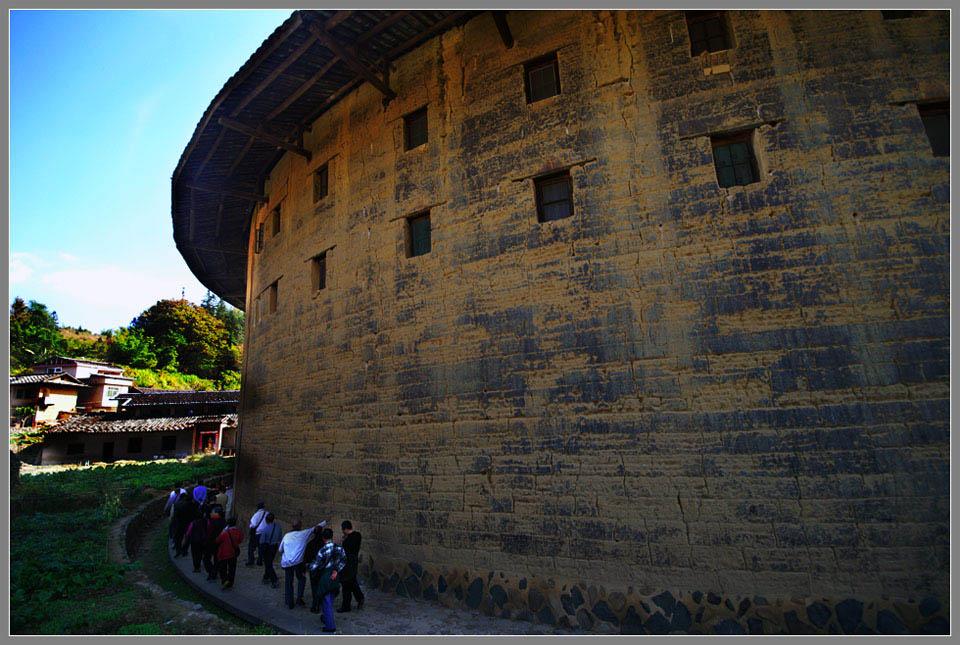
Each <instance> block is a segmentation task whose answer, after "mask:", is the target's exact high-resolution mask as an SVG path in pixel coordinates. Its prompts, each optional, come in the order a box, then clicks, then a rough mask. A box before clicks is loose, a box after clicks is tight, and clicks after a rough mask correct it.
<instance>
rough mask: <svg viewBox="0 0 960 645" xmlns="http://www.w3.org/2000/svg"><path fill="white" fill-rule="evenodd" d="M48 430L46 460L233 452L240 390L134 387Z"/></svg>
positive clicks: (136, 457)
mask: <svg viewBox="0 0 960 645" xmlns="http://www.w3.org/2000/svg"><path fill="white" fill-rule="evenodd" d="M118 398H119V406H118V409H117V410H116V411H101V412H94V413H87V414H82V415H79V416H76V417H73V418H72V419H69V420H67V421H64V422H62V423H60V424H58V425H56V426H53V427H51V428H48V429H47V432H46V437H45V439H44V442H43V452H42V455H41V463H42V464H63V463H79V462H87V461H90V462H96V461H114V460H117V459H137V460H139V459H157V458H170V457H185V456H187V455H191V454H195V453H216V454H221V455H229V454H233V452H234V446H235V432H236V423H237V414H236V412H237V404H238V402H239V390H223V391H217V390H213V391H187V390H149V389H134V390H133V391H129V392H126V393H123V394H120V395H118Z"/></svg>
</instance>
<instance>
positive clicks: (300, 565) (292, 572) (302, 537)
mask: <svg viewBox="0 0 960 645" xmlns="http://www.w3.org/2000/svg"><path fill="white" fill-rule="evenodd" d="M327 519H329V518H327ZM326 525H327V520H323V521H322V522H320V523H319V524H317V525H316V526H311V527H310V528H308V529H304V530H301V527H302V526H303V524H302V523H301V522H300V520H297V521H296V522H294V523H293V530H292V531H290V532H288V533H287V534H286V535H284V536H283V539H282V540H280V548H279V549H278V550H277V553H279V554H280V568H281V569H283V599H284V602H286V604H287V607H289V608H290V609H293V608H294V607H295V606H296V605H294V600H293V578H294V576H296V578H297V600H296V604H297V605H306V603H305V602H304V601H303V591H304V588H305V587H306V585H307V565H306V563H305V562H304V561H303V552H304V551H305V550H306V548H307V542H309V541H310V537H311V536H312V535H313V532H314V531H315V530H317V529H319V528H322V527H324V526H326Z"/></svg>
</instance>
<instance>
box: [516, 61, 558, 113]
mask: <svg viewBox="0 0 960 645" xmlns="http://www.w3.org/2000/svg"><path fill="white" fill-rule="evenodd" d="M523 79H524V88H525V90H526V93H527V103H535V102H536V101H540V100H543V99H546V98H549V97H551V96H553V95H555V94H559V93H560V68H559V66H558V65H557V54H556V53H553V54H550V55H549V56H544V57H543V58H538V59H536V60H533V61H530V62H529V63H525V64H524V65H523Z"/></svg>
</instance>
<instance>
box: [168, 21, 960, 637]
mask: <svg viewBox="0 0 960 645" xmlns="http://www.w3.org/2000/svg"><path fill="white" fill-rule="evenodd" d="M950 45H951V43H950V14H949V12H948V11H942V10H940V11H937V10H911V11H850V10H843V11H795V10H778V11H751V10H731V11H682V10H662V11H661V10H658V11H605V10H589V11H436V10H415V11H395V10H342V11H296V12H293V13H292V14H291V16H290V17H289V19H287V20H286V21H284V22H283V24H281V25H279V26H278V27H277V29H276V30H275V31H274V32H273V33H272V34H271V35H270V36H269V38H268V39H267V40H266V41H265V42H264V43H263V44H262V45H260V46H259V47H258V48H257V49H256V51H255V52H252V55H251V58H250V59H249V60H248V61H247V62H246V63H245V64H244V65H243V66H242V67H241V68H240V69H239V70H238V71H237V73H236V74H235V75H234V76H232V77H231V78H230V79H227V80H226V82H225V84H224V85H223V87H222V89H220V90H219V92H218V93H217V94H216V96H214V97H212V100H211V103H210V105H209V107H208V108H207V110H206V111H205V113H204V114H203V115H202V117H201V118H200V120H199V123H198V125H197V127H196V130H195V131H194V133H193V136H192V137H191V138H190V140H189V141H188V142H185V148H184V151H183V153H182V155H181V158H180V160H179V163H178V165H177V167H176V169H175V170H174V173H173V178H172V220H173V235H174V239H175V241H176V244H177V248H178V250H179V252H180V253H181V255H182V256H183V258H184V260H185V262H186V263H187V265H188V266H189V268H190V269H191V271H192V272H193V273H194V274H195V275H196V276H197V278H198V279H199V280H200V281H201V282H202V283H203V284H204V285H206V286H207V287H208V288H209V289H211V290H212V291H213V292H215V293H216V294H218V295H219V296H220V297H222V298H223V299H224V300H226V301H227V302H229V303H230V304H232V305H234V306H236V307H239V308H241V309H244V310H245V311H246V312H247V325H246V329H245V334H246V336H245V342H244V356H243V361H244V362H243V393H244V395H243V405H242V409H241V410H240V430H239V433H238V434H239V436H238V439H237V470H236V490H237V498H236V503H237V509H238V511H239V512H240V513H241V514H245V515H246V516H248V517H249V515H250V514H251V513H252V512H253V510H254V505H255V504H256V502H258V501H260V500H266V501H267V504H268V505H269V507H270V508H271V510H273V511H274V512H275V513H276V514H277V516H278V518H279V519H280V520H281V521H283V522H285V523H286V522H288V521H290V520H293V519H295V518H300V517H303V518H304V519H305V520H307V519H310V518H316V519H319V518H321V517H324V516H325V515H326V514H328V513H332V514H334V516H335V517H336V518H338V519H339V518H343V519H350V520H351V521H352V522H353V523H354V526H356V527H357V528H358V529H359V530H360V531H362V533H363V545H364V561H363V564H362V567H361V573H362V575H363V576H364V578H365V582H364V583H365V584H369V585H371V586H373V587H376V588H379V589H381V590H384V591H389V592H396V593H399V594H403V595H407V596H411V597H417V598H424V599H427V600H431V601H437V602H442V603H447V604H451V605H455V604H465V605H466V606H468V607H471V608H474V609H477V610H479V611H482V612H484V613H486V614H491V615H498V616H509V617H512V618H518V619H521V620H529V621H534V622H539V623H546V624H560V625H569V626H578V627H580V628H583V629H588V630H590V629H594V630H598V631H602V632H620V633H631V634H640V633H650V634H660V633H667V632H673V631H676V632H685V631H698V632H702V633H711V634H712V633H727V634H746V633H751V634H779V633H810V634H827V633H864V634H869V633H890V634H892V633H905V632H914V633H948V632H949V607H950V602H949V591H950V578H949V571H950V564H951V563H950V553H949V545H950V524H949V520H950V508H949V502H950V486H949V484H950V460H949V453H950V450H949V449H950V441H949V411H950V398H949V396H950V377H949V372H950V370H949V346H950V331H949V307H950V298H949V270H948V268H949V239H950V238H949V232H950V221H949V214H950V184H949V179H950V157H949V137H948V132H949V127H948V126H949V96H950V75H949V71H950V56H949V54H950ZM202 64H203V61H198V65H202Z"/></svg>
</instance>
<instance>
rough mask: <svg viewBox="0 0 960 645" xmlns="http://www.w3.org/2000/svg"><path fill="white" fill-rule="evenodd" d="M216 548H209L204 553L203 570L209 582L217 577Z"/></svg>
mask: <svg viewBox="0 0 960 645" xmlns="http://www.w3.org/2000/svg"><path fill="white" fill-rule="evenodd" d="M215 555H216V547H207V548H206V549H204V551H203V568H204V570H205V571H206V572H207V580H213V579H214V578H216V577H217V564H216V558H215Z"/></svg>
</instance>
